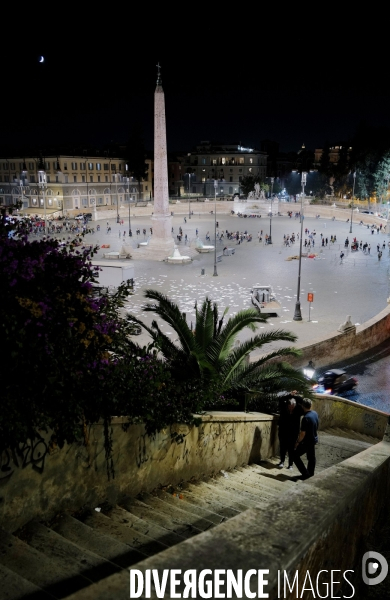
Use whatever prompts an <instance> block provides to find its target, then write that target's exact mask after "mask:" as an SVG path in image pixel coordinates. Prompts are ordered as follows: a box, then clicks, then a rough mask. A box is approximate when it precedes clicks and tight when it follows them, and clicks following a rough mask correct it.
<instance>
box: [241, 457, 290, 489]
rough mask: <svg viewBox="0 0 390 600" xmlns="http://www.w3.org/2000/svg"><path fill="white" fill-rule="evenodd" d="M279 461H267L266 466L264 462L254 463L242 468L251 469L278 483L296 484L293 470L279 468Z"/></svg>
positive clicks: (284, 484) (285, 484)
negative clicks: (293, 478)
mask: <svg viewBox="0 0 390 600" xmlns="http://www.w3.org/2000/svg"><path fill="white" fill-rule="evenodd" d="M279 462H280V460H279V459H277V460H276V461H275V463H267V466H264V464H263V463H261V464H253V463H252V464H251V465H246V466H245V465H244V466H243V467H242V468H243V469H246V470H248V469H250V470H251V472H252V473H259V474H260V475H263V476H264V477H267V478H268V479H270V480H272V481H273V482H274V483H275V484H276V485H283V486H290V487H291V486H292V485H295V482H294V481H293V480H292V477H293V476H294V474H295V473H294V472H293V471H289V470H288V469H278V467H277V465H278V464H279Z"/></svg>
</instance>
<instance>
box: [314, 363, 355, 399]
mask: <svg viewBox="0 0 390 600" xmlns="http://www.w3.org/2000/svg"><path fill="white" fill-rule="evenodd" d="M357 385H358V380H357V379H356V377H351V376H350V375H348V373H347V372H346V371H345V370H344V369H329V370H328V371H325V373H323V374H322V375H320V376H319V377H318V379H317V383H316V384H315V385H313V391H314V392H315V393H316V394H329V395H333V396H339V395H340V394H344V393H345V392H350V391H352V390H354V389H355V388H356V387H357Z"/></svg>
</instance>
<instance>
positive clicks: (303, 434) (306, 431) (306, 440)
mask: <svg viewBox="0 0 390 600" xmlns="http://www.w3.org/2000/svg"><path fill="white" fill-rule="evenodd" d="M302 408H303V411H304V416H303V417H302V421H301V431H300V432H299V436H298V439H297V441H296V442H295V453H294V463H295V464H296V466H297V469H298V471H299V472H300V473H301V475H302V479H308V478H309V477H313V475H314V469H315V466H316V453H315V446H316V444H317V443H318V414H317V413H316V411H315V410H312V409H311V400H310V399H309V398H303V400H302ZM303 454H306V457H307V468H306V467H305V465H304V464H303V462H302V459H301V456H302V455H303Z"/></svg>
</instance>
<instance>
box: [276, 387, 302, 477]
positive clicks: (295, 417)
mask: <svg viewBox="0 0 390 600" xmlns="http://www.w3.org/2000/svg"><path fill="white" fill-rule="evenodd" d="M279 412H280V416H279V423H278V426H279V429H278V437H279V447H280V463H279V464H278V469H283V467H284V461H285V459H286V454H288V467H287V469H288V470H289V471H292V470H293V464H294V450H295V448H294V446H295V442H296V440H297V437H298V435H299V427H300V418H301V416H302V414H303V410H302V407H301V406H300V405H299V404H297V401H296V399H295V397H294V396H293V395H289V396H287V398H282V399H281V401H280V403H279Z"/></svg>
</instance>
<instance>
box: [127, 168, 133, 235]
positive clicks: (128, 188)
mask: <svg viewBox="0 0 390 600" xmlns="http://www.w3.org/2000/svg"><path fill="white" fill-rule="evenodd" d="M127 198H128V200H129V237H132V235H133V234H132V231H131V221H130V205H131V198H130V177H127Z"/></svg>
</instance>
